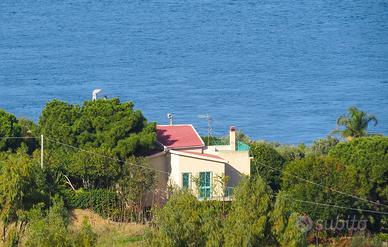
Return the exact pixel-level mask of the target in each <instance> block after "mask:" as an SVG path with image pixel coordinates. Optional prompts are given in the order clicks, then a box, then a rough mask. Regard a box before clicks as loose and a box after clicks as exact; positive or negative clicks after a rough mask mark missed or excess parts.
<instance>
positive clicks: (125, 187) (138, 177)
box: [117, 157, 155, 221]
mask: <svg viewBox="0 0 388 247" xmlns="http://www.w3.org/2000/svg"><path fill="white" fill-rule="evenodd" d="M154 182H155V171H154V170H153V169H151V167H150V165H149V163H148V161H147V159H146V158H139V157H137V158H136V157H131V158H128V159H127V160H126V162H125V163H123V164H122V171H121V175H120V179H119V180H118V182H117V189H118V193H119V197H120V198H121V200H122V201H123V202H124V204H125V205H127V207H129V208H130V210H131V211H132V213H133V214H135V215H136V218H137V219H138V220H139V221H140V220H141V219H142V216H141V215H140V214H141V212H142V211H143V206H144V203H145V200H146V195H147V192H150V191H151V189H152V188H153V185H154Z"/></svg>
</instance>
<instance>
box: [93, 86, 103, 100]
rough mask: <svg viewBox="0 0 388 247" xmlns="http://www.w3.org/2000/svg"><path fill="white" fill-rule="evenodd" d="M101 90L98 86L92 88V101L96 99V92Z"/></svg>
mask: <svg viewBox="0 0 388 247" xmlns="http://www.w3.org/2000/svg"><path fill="white" fill-rule="evenodd" d="M101 91H102V89H99V88H97V89H94V90H93V93H92V100H93V101H94V100H97V94H99V93H100V92H101Z"/></svg>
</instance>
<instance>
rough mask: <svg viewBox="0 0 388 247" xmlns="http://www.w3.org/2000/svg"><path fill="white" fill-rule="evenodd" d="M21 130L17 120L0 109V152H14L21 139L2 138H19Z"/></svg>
mask: <svg viewBox="0 0 388 247" xmlns="http://www.w3.org/2000/svg"><path fill="white" fill-rule="evenodd" d="M21 134H22V128H21V126H20V125H19V122H18V120H17V118H16V117H15V116H14V115H12V114H9V113H7V112H5V111H3V110H1V109H0V151H7V150H16V149H17V148H18V147H20V144H21V139H13V138H11V139H5V138H4V137H21Z"/></svg>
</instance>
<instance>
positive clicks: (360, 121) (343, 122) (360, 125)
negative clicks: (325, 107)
mask: <svg viewBox="0 0 388 247" xmlns="http://www.w3.org/2000/svg"><path fill="white" fill-rule="evenodd" d="M371 122H374V126H376V125H377V118H376V117H375V116H374V115H370V114H367V113H366V112H363V111H361V110H360V109H358V108H357V107H355V106H352V107H350V108H349V109H348V114H347V115H342V116H340V117H339V118H338V119H337V129H336V130H334V131H333V132H334V133H338V134H340V135H341V136H342V137H344V138H347V139H352V138H355V137H362V136H367V135H368V132H367V129H368V126H369V124H370V123H371ZM341 126H342V127H344V128H343V129H339V128H340V127H341Z"/></svg>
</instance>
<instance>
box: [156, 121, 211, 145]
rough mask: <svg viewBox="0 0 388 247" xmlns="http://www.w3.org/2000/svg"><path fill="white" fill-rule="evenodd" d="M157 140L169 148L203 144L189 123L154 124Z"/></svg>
mask: <svg viewBox="0 0 388 247" xmlns="http://www.w3.org/2000/svg"><path fill="white" fill-rule="evenodd" d="M156 135H157V139H158V142H160V143H161V144H162V145H163V146H165V147H168V148H171V149H175V148H177V149H179V148H190V147H203V146H205V145H204V143H203V141H202V139H201V138H200V137H199V135H198V133H197V131H195V129H194V127H193V126H192V125H190V124H185V125H158V126H156Z"/></svg>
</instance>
